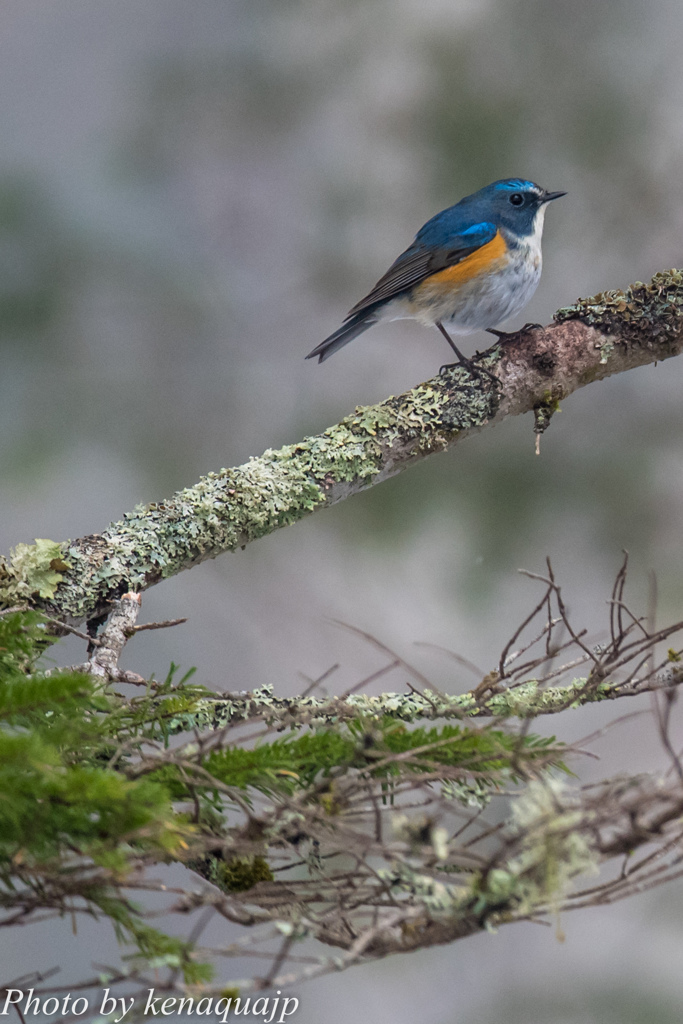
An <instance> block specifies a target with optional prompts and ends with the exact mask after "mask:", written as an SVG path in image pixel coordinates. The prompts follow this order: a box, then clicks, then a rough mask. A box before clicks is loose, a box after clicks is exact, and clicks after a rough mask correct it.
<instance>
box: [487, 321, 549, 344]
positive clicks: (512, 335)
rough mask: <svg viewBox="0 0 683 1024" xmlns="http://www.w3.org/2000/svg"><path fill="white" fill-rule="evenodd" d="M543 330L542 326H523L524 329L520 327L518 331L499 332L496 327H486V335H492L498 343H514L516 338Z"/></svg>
mask: <svg viewBox="0 0 683 1024" xmlns="http://www.w3.org/2000/svg"><path fill="white" fill-rule="evenodd" d="M539 330H543V324H524V327H520V329H519V330H518V331H499V330H498V329H497V328H496V327H487V328H486V333H487V334H494V335H495V336H496V338H498V341H502V342H506V341H514V340H515V339H516V338H521V337H522V335H523V334H528V333H529V331H539Z"/></svg>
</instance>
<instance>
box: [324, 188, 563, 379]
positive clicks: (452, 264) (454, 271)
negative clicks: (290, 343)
mask: <svg viewBox="0 0 683 1024" xmlns="http://www.w3.org/2000/svg"><path fill="white" fill-rule="evenodd" d="M564 195H566V192H546V190H545V189H542V188H541V187H540V186H539V185H535V184H534V182H533V181H524V180H522V179H520V178H505V179H503V180H502V181H494V182H493V184H492V185H486V187H485V188H481V189H479V191H478V192H474V193H473V195H471V196H466V197H465V198H464V199H461V200H460V202H459V203H456V204H455V206H450V207H449V208H448V209H447V210H442V211H441V213H437V214H436V216H435V217H432V219H431V220H428V221H427V223H426V224H425V225H424V227H422V228H420V230H419V231H418V233H417V235H416V236H415V241H414V242H413V243H412V245H411V246H409V247H408V248H407V249H406V251H405V252H403V253H401V255H400V256H399V257H398V259H397V260H396V261H395V262H394V263H393V264H392V265H391V266H390V267H389V269H388V270H387V272H386V274H385V275H384V276H383V277H381V278H380V279H379V281H378V282H377V284H376V285H375V287H374V288H373V289H372V291H371V292H369V293H368V294H367V295H366V296H365V298H364V299H361V301H360V302H358V303H356V305H355V306H354V307H353V309H351V310H350V311H349V313H348V315H347V317H346V319H345V320H344V323H343V324H342V326H341V327H340V328H339V329H338V330H336V331H335V332H334V334H331V335H330V336H329V338H325V340H324V341H321V342H320V344H319V345H317V346H316V347H315V348H314V349H313V351H312V352H309V354H308V355H307V356H306V359H313V358H314V357H315V356H317V357H318V362H320V363H322V362H323V361H324V360H325V359H327V358H328V357H329V356H331V355H332V354H333V353H334V352H336V351H337V350H338V349H340V348H342V346H344V345H346V344H347V343H348V342H349V341H352V340H353V339H354V338H357V337H358V335H359V334H362V333H363V332H364V331H367V329H368V328H369V327H372V326H373V325H374V324H377V323H380V322H381V321H382V320H405V319H408V320H417V321H418V322H419V323H421V324H424V325H425V326H426V327H437V328H438V329H439V331H441V333H442V334H443V336H444V337H445V339H446V341H447V342H448V344H449V345H450V346H451V348H452V349H453V351H454V352H455V354H456V356H457V357H458V360H459V363H462V364H464V365H465V366H467V367H469V368H470V369H471V370H473V371H474V372H475V373H482V372H484V373H486V375H487V376H489V377H492V376H493V375H492V374H489V373H488V371H484V370H482V369H481V368H476V367H474V366H473V365H472V362H471V360H469V359H466V358H465V356H463V354H462V353H461V352H460V350H459V349H458V348H457V346H456V345H455V343H454V341H453V339H452V338H451V336H450V334H449V333H448V331H447V330H446V326H445V325H448V327H449V329H450V330H451V331H452V332H453V333H454V334H472V333H473V332H474V331H481V330H484V331H488V332H489V333H491V334H495V335H496V336H497V337H499V338H505V337H506V334H505V332H503V331H498V330H495V327H496V324H499V323H501V322H502V321H503V320H507V318H508V317H511V316H514V315H515V314H516V313H519V311H520V310H521V309H522V308H523V307H524V306H525V305H526V304H527V302H528V301H529V299H530V298H531V296H532V295H533V294H534V292H535V291H536V287H537V286H538V282H539V279H540V277H541V236H542V233H543V219H544V217H545V211H546V206H547V204H548V203H550V202H552V200H553V199H559V198H560V196H564ZM450 365H457V364H450ZM444 368H445V367H442V369H444ZM493 379H494V380H495V379H496V378H493Z"/></svg>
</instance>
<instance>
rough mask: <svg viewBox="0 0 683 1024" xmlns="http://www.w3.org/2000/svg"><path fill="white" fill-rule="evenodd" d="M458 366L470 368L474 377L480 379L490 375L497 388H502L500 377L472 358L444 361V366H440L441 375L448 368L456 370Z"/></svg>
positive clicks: (489, 377)
mask: <svg viewBox="0 0 683 1024" xmlns="http://www.w3.org/2000/svg"><path fill="white" fill-rule="evenodd" d="M458 367H464V368H465V369H466V370H469V372H470V373H471V374H472V375H473V376H474V377H479V379H480V380H481V379H482V377H488V379H489V380H490V381H492V383H493V384H494V385H495V387H497V388H502V386H503V384H502V381H501V380H500V377H496V375H495V374H494V373H491V371H490V370H486V369H484V367H483V366H477V364H476V363H475V362H473V361H472V360H471V359H462V360H460V361H459V362H457V363H444V364H443V366H441V367H440V368H439V376H440V377H441V376H443V374H444V373H445V372H446V370H455V369H457V368H458Z"/></svg>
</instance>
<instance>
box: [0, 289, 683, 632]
mask: <svg viewBox="0 0 683 1024" xmlns="http://www.w3.org/2000/svg"><path fill="white" fill-rule="evenodd" d="M555 320H556V322H555V323H554V324H552V325H550V326H549V327H545V328H539V329H534V330H530V331H527V332H524V333H520V334H519V335H518V336H516V338H515V340H513V341H509V342H506V343H504V344H500V343H498V342H497V343H496V344H495V345H493V346H492V347H491V348H490V349H488V350H487V351H486V352H485V353H484V354H483V355H482V356H481V357H480V358H481V363H482V365H483V366H485V367H486V369H487V370H488V371H489V372H490V373H493V374H495V376H496V377H497V378H498V379H499V381H500V386H499V387H497V386H495V385H494V384H493V383H492V381H491V380H490V379H489V378H486V377H482V376H477V375H476V374H471V373H470V372H469V371H468V370H467V369H465V368H464V367H458V368H455V369H451V370H449V371H447V372H445V373H444V374H443V375H439V376H437V377H435V378H433V379H432V380H429V381H427V382H425V383H424V384H420V385H419V386H418V387H415V388H412V389H411V390H410V391H407V392H405V393H404V394H402V395H399V396H397V397H391V398H389V399H387V400H386V401H384V402H380V403H379V404H378V405H373V406H367V407H358V408H357V409H356V410H355V411H354V412H353V413H352V414H351V415H350V416H347V417H345V419H343V420H342V421H341V422H340V423H338V424H336V425H335V426H333V427H329V428H328V429H327V430H325V431H324V432H323V433H322V434H319V435H316V436H312V437H308V438H305V439H304V440H303V441H300V442H298V443H296V444H290V445H286V446H285V447H284V448H281V449H279V450H271V449H269V450H268V451H266V452H264V454H263V455H261V456H259V457H257V458H252V459H250V460H249V462H247V463H245V464H244V465H242V466H238V467H236V468H234V469H221V470H220V471H219V472H217V473H208V474H207V475H206V476H205V477H203V478H202V479H201V480H200V481H199V482H198V483H197V484H195V485H194V486H192V487H188V488H185V489H184V490H182V491H179V492H177V493H176V494H174V495H173V496H172V497H170V498H168V499H166V500H164V501H159V502H151V503H149V504H147V505H143V506H138V507H137V508H135V509H134V510H133V511H132V512H130V513H128V514H127V515H125V516H124V517H123V519H122V520H120V521H118V522H115V523H112V524H111V525H110V526H108V527H107V528H106V529H105V530H104V531H103V532H102V533H98V534H91V535H89V536H86V537H81V538H80V539H78V540H75V541H63V542H54V541H46V540H43V541H36V543H35V545H28V544H20V545H18V546H17V547H16V548H15V549H14V552H13V553H12V554H11V555H10V557H9V558H5V559H0V607H12V606H14V605H16V604H22V605H24V604H30V605H33V606H36V607H42V608H44V609H46V610H47V611H48V612H49V613H50V614H52V615H54V616H56V617H58V618H61V619H62V620H63V621H64V622H68V623H70V624H72V625H76V624H78V623H80V622H83V621H85V620H88V619H93V618H97V617H99V616H102V615H106V614H107V613H108V611H109V608H110V604H111V601H112V600H115V599H117V598H119V597H120V596H121V595H122V594H123V593H125V592H128V591H135V592H140V591H142V590H144V589H146V588H147V587H150V586H153V585H154V584H156V583H158V582H159V581H160V580H162V579H165V578H168V577H170V576H174V575H176V574H177V573H179V572H181V571H182V570H184V569H188V568H191V567H192V566H194V565H197V564H198V563H200V562H202V561H204V560H205V559H208V558H215V557H216V556H218V555H220V554H222V553H224V552H229V551H235V550H237V549H238V548H241V547H244V546H245V545H246V544H248V543H250V542H251V541H253V540H257V539H258V538H259V537H263V536H265V535H266V534H269V533H271V532H273V531H274V530H276V529H278V528H280V527H282V526H287V525H289V524H291V523H294V522H296V521H297V520H299V519H301V518H302V517H304V516H306V515H308V514H310V513H311V512H314V511H317V510H318V509H321V508H324V507H326V506H328V505H331V504H333V503H334V502H337V501H340V500H342V499H344V498H347V497H349V496H350V495H352V494H355V493H357V492H359V491H361V490H364V489H365V488H367V487H371V486H374V485H375V484H377V483H380V482H382V481H383V480H386V479H388V478H389V477H391V476H393V475H395V474H396V473H399V472H401V471H402V470H403V469H406V468H407V467H408V466H410V465H412V464H413V463H414V462H417V461H419V460H421V459H423V458H425V457H426V456H428V455H432V454H434V453H436V452H439V451H444V450H446V449H447V448H450V447H452V446H453V445H454V444H456V443H458V442H460V441H462V440H464V439H465V438H466V437H467V436H469V435H470V434H471V433H473V432H476V431H479V430H481V429H482V428H484V427H486V426H491V425H493V424H495V423H497V422H499V421H501V420H502V419H504V418H505V417H507V416H515V415H519V414H522V413H525V412H530V411H533V412H534V415H535V425H536V430H537V432H538V431H539V430H544V429H546V427H547V426H548V424H549V422H550V419H551V417H552V414H553V412H554V410H555V409H556V408H557V403H558V402H559V401H560V400H562V399H564V398H566V397H567V396H568V395H569V394H571V393H572V392H573V391H575V390H576V389H577V388H580V387H583V386H585V385H586V384H588V383H590V382H592V381H595V380H600V379H603V378H604V377H607V376H609V375H610V374H613V373H618V372H622V371H624V370H628V369H632V368H634V367H636V366H640V365H644V364H646V363H650V362H655V361H658V360H663V359H667V358H669V357H671V356H675V355H678V354H679V352H680V351H681V348H682V347H683V275H681V273H680V272H679V271H669V272H666V273H661V274H657V275H656V276H655V277H654V278H653V280H652V281H651V282H650V284H649V285H641V284H636V285H633V286H632V287H631V288H629V289H627V290H626V292H623V293H622V292H606V293H604V294H601V295H598V296H595V297H594V298H592V299H585V300H584V299H581V300H579V301H578V302H577V303H576V304H575V305H574V306H570V307H566V308H563V309H561V310H559V311H558V312H557V313H556V314H555Z"/></svg>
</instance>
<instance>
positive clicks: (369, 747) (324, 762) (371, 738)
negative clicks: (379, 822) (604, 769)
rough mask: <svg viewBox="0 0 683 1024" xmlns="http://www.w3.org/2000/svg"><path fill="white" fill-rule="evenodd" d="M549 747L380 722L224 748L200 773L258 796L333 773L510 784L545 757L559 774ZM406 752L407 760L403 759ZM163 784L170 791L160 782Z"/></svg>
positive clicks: (483, 732)
mask: <svg viewBox="0 0 683 1024" xmlns="http://www.w3.org/2000/svg"><path fill="white" fill-rule="evenodd" d="M553 744H555V739H554V737H549V738H543V737H539V736H534V735H527V736H522V737H520V736H517V735H515V734H514V733H508V732H504V731H503V730H501V729H490V728H483V729H476V728H471V727H466V726H459V725H445V726H442V727H441V728H438V727H436V726H435V727H433V728H431V729H423V728H417V729H408V728H406V727H405V726H404V725H401V724H399V725H397V724H396V722H394V721H393V720H391V719H387V720H385V722H384V723H382V724H380V726H377V725H376V724H375V723H373V725H372V728H369V729H366V728H365V726H364V724H363V723H362V722H360V723H359V722H352V723H350V724H348V725H344V726H339V727H338V728H337V729H329V728H328V729H324V730H322V729H321V730H320V731H318V732H311V733H307V734H305V735H303V736H296V737H283V738H280V739H277V740H273V741H271V742H269V743H267V744H266V743H263V744H260V745H258V746H255V747H253V748H251V749H244V748H242V747H232V748H228V749H225V750H221V751H217V752H215V753H213V754H211V756H210V757H209V758H207V760H206V761H205V762H204V767H205V768H206V769H208V771H209V772H210V773H211V775H213V776H214V777H215V778H216V779H219V780H220V781H221V782H225V783H226V784H227V785H230V786H237V787H239V788H240V789H248V788H249V787H252V788H254V789H258V790H260V791H261V792H263V793H275V792H277V791H278V790H279V791H281V792H294V791H296V790H297V789H307V788H309V787H310V786H312V785H314V784H315V783H316V782H317V781H319V780H320V779H324V778H328V777H329V776H330V775H331V774H332V773H333V772H336V771H338V770H339V769H340V768H347V769H348V768H355V769H359V770H365V771H369V772H370V774H372V775H373V776H374V777H378V776H379V777H384V778H387V779H388V778H391V777H398V776H399V775H401V774H402V772H404V771H405V772H409V773H411V772H412V773H415V772H434V771H438V769H439V768H459V769H461V770H462V772H463V774H464V773H466V772H476V773H477V775H481V776H484V777H486V776H490V777H493V775H494V774H495V775H500V776H501V777H506V778H507V779H509V780H510V781H514V780H515V779H516V778H517V777H518V775H519V774H520V772H521V769H522V768H523V767H524V766H528V765H530V764H533V762H534V761H536V760H540V759H543V762H544V763H545V762H547V761H548V757H549V755H553V756H551V758H550V760H551V762H552V763H553V765H554V766H555V767H559V768H563V767H564V766H563V764H562V761H561V756H562V755H561V749H560V748H559V746H555V747H554V746H553ZM411 752H412V754H413V756H412V757H406V756H405V755H409V754H411ZM399 758H400V759H399ZM166 779H167V780H168V781H169V783H171V779H170V778H169V775H168V774H167V775H166ZM171 784H172V783H171Z"/></svg>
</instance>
